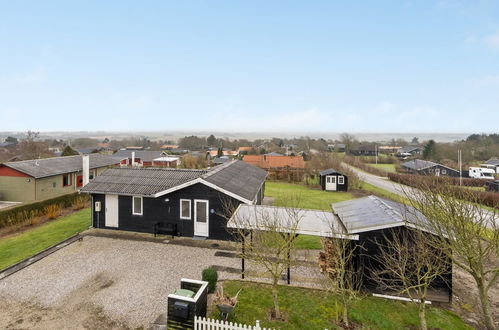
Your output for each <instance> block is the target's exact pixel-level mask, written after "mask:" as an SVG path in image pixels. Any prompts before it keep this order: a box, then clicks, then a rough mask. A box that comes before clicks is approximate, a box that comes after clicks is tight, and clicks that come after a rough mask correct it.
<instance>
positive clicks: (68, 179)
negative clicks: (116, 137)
mask: <svg viewBox="0 0 499 330" xmlns="http://www.w3.org/2000/svg"><path fill="white" fill-rule="evenodd" d="M89 157H90V178H93V177H95V176H98V175H100V174H101V173H102V172H103V171H104V170H106V169H107V168H108V167H109V166H113V165H116V164H118V162H117V161H116V160H115V159H113V158H111V157H109V156H103V155H100V154H91V155H89ZM82 168H83V160H82V156H67V157H53V158H44V159H34V160H24V161H18V162H8V163H4V164H0V200H5V201H12V202H32V201H36V200H44V199H47V198H52V197H56V196H59V195H63V194H68V193H72V192H75V191H77V190H78V189H79V188H81V186H82V185H83V173H82Z"/></svg>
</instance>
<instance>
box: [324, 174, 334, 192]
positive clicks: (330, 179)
mask: <svg viewBox="0 0 499 330" xmlns="http://www.w3.org/2000/svg"><path fill="white" fill-rule="evenodd" d="M326 190H336V177H335V176H334V175H327V176H326Z"/></svg>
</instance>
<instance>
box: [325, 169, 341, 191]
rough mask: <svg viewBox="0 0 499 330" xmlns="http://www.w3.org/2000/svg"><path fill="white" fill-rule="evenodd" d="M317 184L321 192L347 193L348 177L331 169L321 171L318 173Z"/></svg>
mask: <svg viewBox="0 0 499 330" xmlns="http://www.w3.org/2000/svg"><path fill="white" fill-rule="evenodd" d="M319 176H320V179H319V183H320V185H321V188H322V190H327V191H347V190H348V177H347V176H346V175H344V174H343V173H340V172H338V171H336V170H335V169H333V168H330V169H327V170H324V171H321V172H320V173H319Z"/></svg>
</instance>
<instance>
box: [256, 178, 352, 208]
mask: <svg viewBox="0 0 499 330" xmlns="http://www.w3.org/2000/svg"><path fill="white" fill-rule="evenodd" d="M265 196H267V197H273V198H275V200H274V204H273V205H274V206H288V207H299V208H304V209H314V210H324V211H331V204H332V203H337V202H343V201H346V200H349V199H352V198H353V195H352V194H350V193H348V192H337V191H335V192H330V191H323V190H319V189H311V188H309V187H307V186H304V185H299V184H291V183H284V182H275V181H267V182H266V183H265Z"/></svg>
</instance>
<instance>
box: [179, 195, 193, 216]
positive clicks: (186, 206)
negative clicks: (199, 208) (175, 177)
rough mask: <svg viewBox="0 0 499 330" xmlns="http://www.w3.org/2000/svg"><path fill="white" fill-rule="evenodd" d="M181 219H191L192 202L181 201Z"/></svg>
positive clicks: (188, 200)
mask: <svg viewBox="0 0 499 330" xmlns="http://www.w3.org/2000/svg"><path fill="white" fill-rule="evenodd" d="M180 219H187V220H190V219H191V200H190V199H181V200H180Z"/></svg>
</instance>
